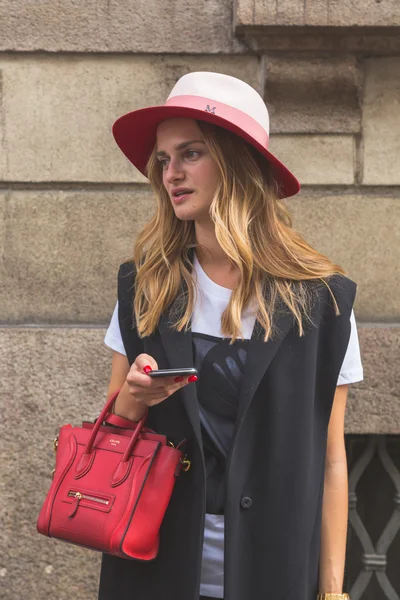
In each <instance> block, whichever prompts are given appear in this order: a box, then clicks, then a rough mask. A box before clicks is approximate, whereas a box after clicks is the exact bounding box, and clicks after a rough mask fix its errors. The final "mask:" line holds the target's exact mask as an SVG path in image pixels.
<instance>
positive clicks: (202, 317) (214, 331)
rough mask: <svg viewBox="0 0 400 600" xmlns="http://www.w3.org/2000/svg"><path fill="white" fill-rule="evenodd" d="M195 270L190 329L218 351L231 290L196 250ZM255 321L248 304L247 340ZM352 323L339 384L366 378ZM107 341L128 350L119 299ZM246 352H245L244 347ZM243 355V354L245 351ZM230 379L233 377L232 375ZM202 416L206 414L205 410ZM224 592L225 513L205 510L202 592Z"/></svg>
mask: <svg viewBox="0 0 400 600" xmlns="http://www.w3.org/2000/svg"><path fill="white" fill-rule="evenodd" d="M193 272H194V274H195V275H196V277H197V281H198V284H199V288H200V292H201V293H200V295H199V296H198V298H197V301H196V304H195V308H194V312H193V316H192V326H191V331H192V334H193V337H194V338H195V337H197V338H198V339H196V343H197V344H200V345H198V346H197V350H198V352H201V353H205V352H206V350H207V348H210V351H215V349H216V350H217V352H218V347H217V344H218V341H220V340H221V339H222V338H223V336H222V333H221V314H222V313H223V312H224V310H225V308H226V307H227V305H228V302H229V299H230V296H231V293H232V291H231V290H229V289H227V288H224V287H222V286H220V285H218V284H216V283H214V282H213V281H212V280H211V279H210V278H209V277H208V276H207V275H206V273H205V272H204V270H203V269H202V267H201V265H200V263H199V261H198V260H197V256H196V254H194V263H193ZM254 323H255V316H254V312H252V311H251V309H250V308H248V309H247V310H246V311H245V312H244V314H243V318H242V333H243V338H244V339H245V340H250V339H251V334H252V331H253V327H254ZM350 323H351V335H350V340H349V344H348V348H347V351H346V355H345V358H344V361H343V364H342V368H341V371H340V375H339V378H338V383H337V385H344V384H349V383H355V382H357V381H362V379H363V368H362V364H361V357H360V348H359V343H358V335H357V327H356V322H355V317H354V312H353V311H352V312H351V317H350ZM104 342H105V344H106V345H107V346H108V347H109V348H111V349H112V350H115V351H116V352H119V353H120V354H126V352H125V348H124V345H123V342H122V337H121V332H120V328H119V322H118V302H117V304H116V306H115V310H114V313H113V315H112V319H111V323H110V326H109V328H108V330H107V333H106V336H105V339H104ZM224 347H225V348H226V347H227V346H226V345H225V346H224ZM204 348H206V350H204ZM230 348H232V346H230ZM239 352H241V350H239ZM243 352H244V353H245V351H243ZM220 354H221V352H220ZM241 356H244V354H243V355H241ZM205 357H206V354H205V355H204V358H205ZM213 360H215V359H213ZM217 362H218V360H217ZM226 362H227V363H229V364H231V363H234V360H233V357H232V356H229V357H228V358H227V359H226ZM236 363H237V364H234V366H233V367H232V373H233V377H235V376H236V375H237V374H238V373H237V371H238V368H239V370H240V368H241V367H242V365H241V364H240V357H237V360H236ZM220 366H221V365H217V368H220ZM224 366H226V365H224ZM235 369H236V373H235ZM199 380H200V377H199ZM231 381H233V379H232V380H231ZM206 414H207V413H206ZM201 416H202V417H203V416H204V415H203V413H202V415H201ZM228 416H229V413H228ZM217 418H219V417H217ZM202 423H203V420H202ZM225 433H226V432H225ZM228 439H229V437H228ZM223 592H224V516H223V515H221V514H206V520H205V531H204V545H203V561H202V573H201V587H200V593H201V595H203V596H211V597H215V598H223Z"/></svg>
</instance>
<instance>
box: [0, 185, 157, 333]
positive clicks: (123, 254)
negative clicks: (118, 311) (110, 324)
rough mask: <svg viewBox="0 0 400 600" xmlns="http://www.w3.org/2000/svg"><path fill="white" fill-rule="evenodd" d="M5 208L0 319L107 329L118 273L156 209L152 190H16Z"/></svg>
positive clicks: (3, 200) (4, 200) (6, 198)
mask: <svg viewBox="0 0 400 600" xmlns="http://www.w3.org/2000/svg"><path fill="white" fill-rule="evenodd" d="M0 205H2V206H3V212H4V213H5V215H4V224H3V228H4V231H5V233H4V236H3V240H4V245H3V246H2V248H1V251H0V255H1V263H0V296H1V298H2V317H1V318H2V320H3V321H4V320H5V321H13V322H28V323H29V322H38V321H39V322H40V321H42V322H43V321H45V322H69V323H70V322H77V323H98V322H103V323H106V322H107V321H108V320H109V318H110V316H111V312H112V309H113V307H114V304H115V301H116V298H117V287H116V286H117V273H118V267H119V265H120V264H121V263H122V262H124V261H125V260H127V259H128V258H130V257H131V255H132V251H133V244H134V240H135V238H136V235H137V233H138V231H139V229H141V228H142V226H143V225H144V223H145V222H147V220H148V219H149V218H150V216H151V213H152V211H153V209H154V203H153V200H152V195H151V193H150V190H149V189H147V188H139V189H137V190H129V191H127V192H120V193H115V192H99V191H92V192H84V193H83V192H61V191H59V192H51V191H42V192H39V191H16V192H13V193H10V194H9V195H8V196H5V195H3V196H2V197H1V196H0ZM0 230H1V228H0Z"/></svg>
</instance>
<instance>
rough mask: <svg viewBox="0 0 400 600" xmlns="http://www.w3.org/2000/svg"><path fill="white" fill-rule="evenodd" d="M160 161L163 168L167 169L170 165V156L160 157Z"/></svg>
mask: <svg viewBox="0 0 400 600" xmlns="http://www.w3.org/2000/svg"><path fill="white" fill-rule="evenodd" d="M158 162H159V163H160V165H161V166H162V168H163V169H165V168H166V167H167V166H168V158H159V159H158Z"/></svg>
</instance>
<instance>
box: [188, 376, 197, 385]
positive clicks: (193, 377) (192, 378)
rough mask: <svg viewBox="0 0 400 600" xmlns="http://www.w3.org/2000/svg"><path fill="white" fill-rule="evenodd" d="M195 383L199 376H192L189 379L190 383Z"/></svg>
mask: <svg viewBox="0 0 400 600" xmlns="http://www.w3.org/2000/svg"><path fill="white" fill-rule="evenodd" d="M193 381H197V375H191V376H190V377H189V379H188V383H192V382H193Z"/></svg>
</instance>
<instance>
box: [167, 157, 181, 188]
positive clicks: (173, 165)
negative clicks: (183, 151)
mask: <svg viewBox="0 0 400 600" xmlns="http://www.w3.org/2000/svg"><path fill="white" fill-rule="evenodd" d="M184 177H185V174H184V171H183V168H182V164H181V163H180V161H177V160H172V159H171V160H170V162H169V165H168V168H167V172H166V179H167V181H168V182H169V183H173V182H174V181H180V180H182V179H184Z"/></svg>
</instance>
